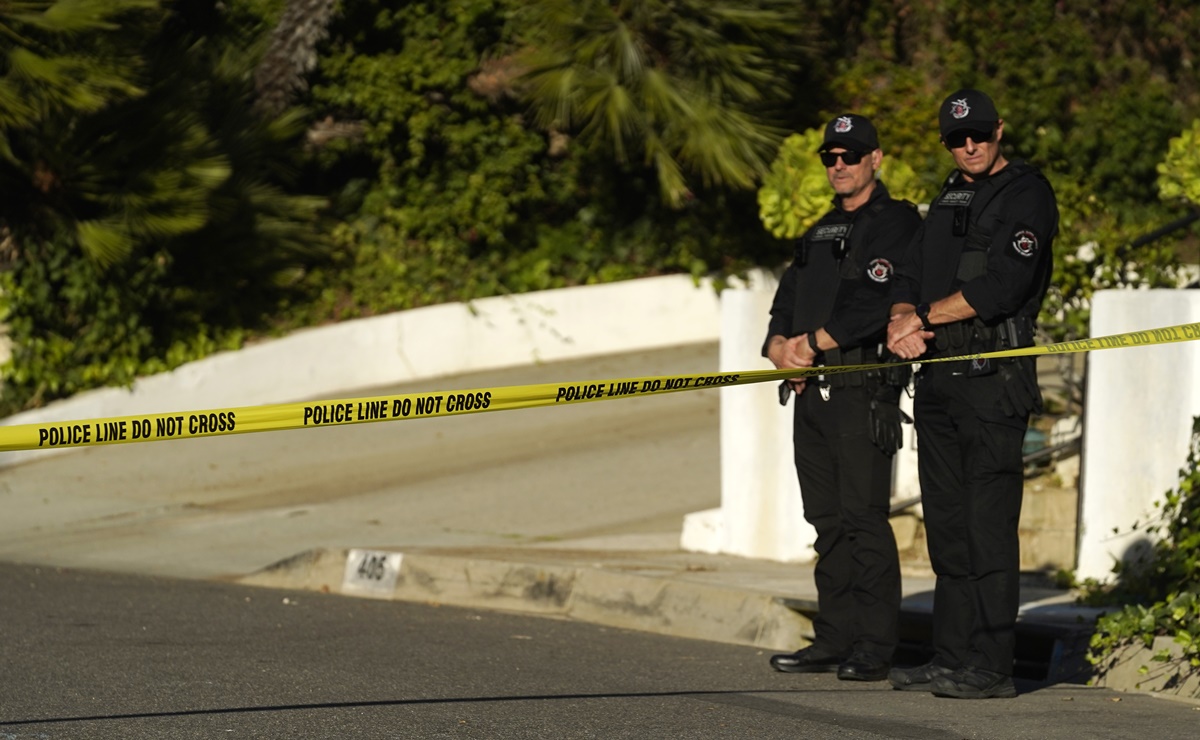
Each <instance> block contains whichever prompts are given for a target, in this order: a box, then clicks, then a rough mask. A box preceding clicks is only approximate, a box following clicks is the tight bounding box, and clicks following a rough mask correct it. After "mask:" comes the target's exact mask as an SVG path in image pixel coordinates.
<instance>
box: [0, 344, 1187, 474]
mask: <svg viewBox="0 0 1200 740" xmlns="http://www.w3.org/2000/svg"><path fill="white" fill-rule="evenodd" d="M1195 339H1200V323H1195V324H1180V325H1178V326H1169V327H1164V328H1161V329H1149V330H1147V331H1135V332H1128V333H1125V334H1114V335H1111V336H1105V337H1096V338H1093V339H1078V340H1075V341H1070V342H1060V343H1058V344H1048V345H1040V346H1038V345H1035V346H1031V347H1022V348H1019V349H1010V350H1002V351H998V352H983V353H979V354H972V355H959V356H955V357H942V358H937V359H932V360H930V359H926V360H921V361H920V362H922V363H931V362H963V361H969V360H984V359H990V358H996V359H1000V358H1005V357H1027V356H1030V355H1061V354H1073V353H1077V352H1088V351H1092V350H1103V349H1117V348H1123V347H1148V346H1152V345H1157V344H1168V343H1172V342H1187V341H1191V340H1195ZM916 362H917V361H914V364H915V363H916ZM886 367H891V365H887V364H879V363H877V364H865V365H840V366H835V367H812V368H793V369H785V370H749V371H745V372H735V373H710V374H696V375H672V376H651V377H641V378H622V379H617V380H595V381H585V382H576V383H567V384H556V383H544V384H539V385H521V386H507V387H500V388H481V389H472V390H454V391H443V392H434V393H406V394H401V395H393V396H373V397H367V398H353V399H343V400H334V401H312V402H308V403H285V404H273V405H267V406H244V407H240V408H229V409H211V410H206V411H184V412H175V413H165V414H150V415H135V416H118V417H113V418H107V419H87V420H81V421H62V422H46V423H42V424H22V425H12V426H3V425H0V452H13V451H17V450H39V449H53V448H62V447H86V446H94V445H109V444H124V443H131V442H157V441H162V440H168V439H189V438H196V437H217V436H225V435H232V434H249V433H252V432H270V431H281V430H285V429H313V428H323V427H331V426H340V425H345V424H364V423H371V422H382V421H400V420H404V419H425V418H433V417H439V416H460V415H464V414H478V413H483V412H490V411H509V410H512V409H525V408H537V407H542V406H561V405H570V404H576V403H586V402H591V401H602V400H611V399H617V398H636V397H639V396H651V395H657V394H662V393H678V392H682V391H693V390H704V389H711V388H723V387H728V386H737V385H748V384H751V383H762V382H769V381H777V380H784V379H786V378H801V377H803V378H809V377H814V376H819V375H832V374H838V373H851V372H862V371H865V370H878V369H882V368H886Z"/></svg>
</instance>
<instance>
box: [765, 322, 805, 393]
mask: <svg viewBox="0 0 1200 740" xmlns="http://www.w3.org/2000/svg"><path fill="white" fill-rule="evenodd" d="M767 359H769V360H770V361H771V363H772V364H774V365H775V367H776V368H778V369H780V370H785V369H787V368H793V367H812V364H813V358H812V348H811V347H809V346H808V335H807V334H801V335H800V336H797V337H791V338H788V337H785V336H783V335H781V334H776V335H775V336H773V337H771V343H770V344H769V345H768V346H767ZM788 382H789V383H791V384H792V388H794V389H795V391H796V393H797V395H798V394H799V393H800V392H801V391H803V390H804V382H805V379H804V378H789V379H788Z"/></svg>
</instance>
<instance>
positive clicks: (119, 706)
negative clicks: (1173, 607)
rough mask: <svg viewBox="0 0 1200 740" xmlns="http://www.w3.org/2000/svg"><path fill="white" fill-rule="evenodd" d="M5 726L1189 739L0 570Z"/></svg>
mask: <svg viewBox="0 0 1200 740" xmlns="http://www.w3.org/2000/svg"><path fill="white" fill-rule="evenodd" d="M0 594H3V597H2V600H0V738H3V739H4V740H34V739H35V738H36V739H38V740H49V739H54V740H57V739H58V738H83V739H92V738H127V739H131V740H132V739H137V738H172V739H179V740H184V739H187V738H216V737H221V738H239V737H240V738H284V737H287V738H360V737H361V738H439V737H463V738H467V737H479V738H639V739H644V738H710V737H731V738H734V737H736V738H763V739H764V740H773V739H775V738H779V739H781V740H782V739H783V738H787V739H788V740H794V738H829V737H838V738H925V739H928V740H960V739H961V738H995V739H996V740H1010V739H1016V738H1038V739H1039V740H1040V739H1042V738H1072V739H1077V738H1089V739H1091V738H1140V737H1145V736H1153V737H1155V738H1163V739H1167V738H1191V737H1195V730H1196V727H1197V726H1200V711H1198V709H1197V708H1196V707H1193V706H1191V705H1187V704H1183V703H1179V702H1171V701H1164V700H1160V699H1155V698H1152V697H1150V696H1147V695H1130V694H1117V693H1115V692H1111V691H1106V690H1100V689H1088V688H1085V687H1079V686H1066V685H1062V686H1053V687H1050V688H1045V689H1040V690H1034V691H1028V689H1029V687H1027V686H1026V687H1022V688H1023V689H1025V690H1026V691H1027V693H1023V694H1021V695H1020V696H1018V697H1017V698H1016V699H1013V700H992V701H983V702H962V701H955V700H949V699H937V698H934V697H932V696H930V695H926V694H910V693H905V692H896V691H891V690H890V689H889V688H888V687H887V685H886V684H881V683H871V684H855V683H847V682H839V681H838V680H836V678H835V677H833V676H831V675H828V674H825V675H808V676H797V675H789V674H780V673H775V672H774V671H772V670H770V668H769V667H768V666H767V664H766V658H767V656H766V655H764V654H763V653H761V652H760V651H758V650H756V649H753V648H746V647H739V646H732V645H725V644H721V643H714V642H700V641H692V640H684V639H679V638H671V637H662V636H655V635H650V634H646V633H639V632H628V631H624V630H618V629H612V628H604V627H600V626H596V625H591V624H585V623H580V622H569V621H563V620H554V619H545V618H537V617H525V616H515V615H511V614H505V613H500V612H490V611H477V610H468V609H455V608H449V607H440V608H439V607H433V606H428V605H422V604H410V603H403V602H391V601H372V600H367V599H352V598H346V597H341V596H334V595H326V594H319V593H312V592H289V591H277V590H272V589H256V588H252V587H247V586H239V585H232V584H225V583H218V582H211V581H198V580H183V579H166V578H156V577H147V576H137V575H125V574H104V573H95V572H88V571H73V570H61V569H54V568H37V567H32V566H15V565H0Z"/></svg>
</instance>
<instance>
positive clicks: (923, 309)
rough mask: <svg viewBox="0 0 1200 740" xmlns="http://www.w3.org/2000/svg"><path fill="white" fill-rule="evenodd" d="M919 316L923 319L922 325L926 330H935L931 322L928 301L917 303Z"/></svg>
mask: <svg viewBox="0 0 1200 740" xmlns="http://www.w3.org/2000/svg"><path fill="white" fill-rule="evenodd" d="M917 318H918V319H920V320H921V326H923V327H924V328H925V331H933V324H931V323H929V304H928V303H919V304H917Z"/></svg>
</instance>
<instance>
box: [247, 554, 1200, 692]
mask: <svg viewBox="0 0 1200 740" xmlns="http://www.w3.org/2000/svg"><path fill="white" fill-rule="evenodd" d="M350 552H351V551H350V550H348V549H315V550H309V551H306V552H303V553H300V554H299V555H296V556H295V557H292V558H288V559H287V560H284V561H281V562H279V563H276V564H274V565H271V566H269V567H267V568H264V569H263V570H261V571H259V572H257V573H253V574H251V575H249V576H245V577H242V578H238V579H236V580H237V582H238V583H242V584H245V585H252V586H259V587H266V588H280V589H294V590H309V591H320V592H323V593H338V594H343V595H346V596H357V597H363V596H367V597H372V598H379V599H385V600H396V601H412V602H420V603H426V604H436V605H446V606H457V607H464V608H471V609H488V610H500V611H509V612H517V613H523V614H532V615H538V616H549V617H559V618H564V619H574V620H579V621H584V622H590V623H593V624H600V625H605V626H609V627H617V628H622V629H632V630H640V631H643V632H651V633H655V634H662V635H670V636H674V637H684V638H691V639H699V640H711V641H714V642H723V643H728V644H735V645H746V646H750V647H757V648H759V649H762V650H764V651H771V652H786V651H792V650H795V649H797V648H798V647H801V646H803V645H806V644H808V643H809V641H810V639H811V637H812V622H811V619H810V617H809V616H808V615H809V614H812V613H814V612H815V608H816V602H815V589H814V587H813V585H812V584H811V583H808V582H806V578H810V577H811V571H810V570H808V569H806V568H805V567H804V566H802V565H796V564H786V563H777V562H772V561H763V560H755V559H749V558H740V557H736V556H728V555H710V554H702V553H690V552H676V551H655V552H629V551H612V550H552V549H540V548H511V549H502V548H487V549H469V550H456V549H437V550H428V549H415V550H405V551H400V550H395V549H388V548H384V549H380V550H370V551H369V552H371V553H380V554H384V553H386V554H387V555H389V556H399V558H400V567H399V569H398V571H397V574H396V581H395V586H394V587H392V588H389V589H388V590H386V591H383V592H378V593H373V594H365V593H363V592H361V591H357V590H355V589H353V588H347V587H346V574H347V561H348V559H349V557H350ZM905 581H906V586H907V591H908V595H906V597H905V613H906V614H908V615H909V617H908V619H909V620H910V621H911V620H912V619H913V618H914V617H917V618H922V617H923V618H926V619H927V618H928V616H929V613H930V609H931V607H932V602H931V597H932V586H933V581H932V579H926V578H921V577H915V576H906V579H905ZM797 591H800V592H803V593H808V594H809V596H810V597H812V598H808V599H806V598H803V597H802V598H798V599H797V598H790V597H784V596H780V595H779V594H787V593H796V592H797ZM1052 592H1053V591H1052V590H1047V589H1038V588H1030V589H1029V592H1028V594H1027V598H1029V599H1030V600H1029V601H1028V603H1026V604H1025V605H1024V606H1023V607H1022V610H1021V621H1022V623H1024V625H1025V627H1024V628H1021V627H1018V632H1019V633H1020V634H1024V635H1026V637H1027V639H1032V640H1034V641H1041V642H1043V643H1045V644H1047V645H1050V644H1052V650H1051V651H1050V652H1051V654H1050V657H1049V660H1048V672H1047V675H1046V678H1045V681H1044V683H1046V684H1054V683H1084V682H1088V683H1091V684H1092V685H1096V686H1101V687H1105V688H1109V689H1115V690H1118V691H1137V692H1139V693H1151V694H1153V695H1155V696H1159V697H1162V698H1170V699H1178V700H1182V701H1186V702H1190V703H1194V704H1197V705H1200V684H1198V683H1197V681H1200V678H1197V677H1196V676H1195V675H1191V674H1189V673H1188V672H1187V670H1186V667H1185V666H1183V665H1182V664H1181V663H1180V662H1179V661H1178V660H1176V661H1173V662H1167V663H1161V662H1154V661H1152V657H1153V655H1154V652H1155V650H1158V649H1161V648H1164V647H1167V643H1168V642H1169V640H1167V639H1166V638H1163V639H1161V640H1160V642H1159V643H1156V645H1155V646H1154V648H1153V649H1150V648H1135V647H1129V648H1126V649H1125V650H1123V651H1121V652H1120V653H1119V654H1118V655H1117V656H1116V657H1115V658H1114V659H1113V661H1111V663H1110V664H1109V665H1107V666H1101V667H1093V666H1090V665H1089V664H1088V663H1087V660H1086V654H1087V650H1088V642H1089V638H1090V635H1091V629H1090V627H1089V625H1091V624H1093V623H1094V620H1095V618H1096V617H1097V616H1098V615H1099V613H1100V610H1098V609H1094V608H1085V607H1077V606H1074V605H1072V604H1071V603H1070V601H1069V599H1068V598H1066V597H1065V596H1064V595H1063V594H1060V595H1058V596H1051V597H1047V594H1049V593H1052ZM1175 647H1176V652H1178V650H1177V647H1178V646H1175ZM1143 665H1148V666H1150V667H1151V669H1150V671H1149V672H1148V673H1143V672H1142V671H1141V670H1140V669H1141V666H1143Z"/></svg>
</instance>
